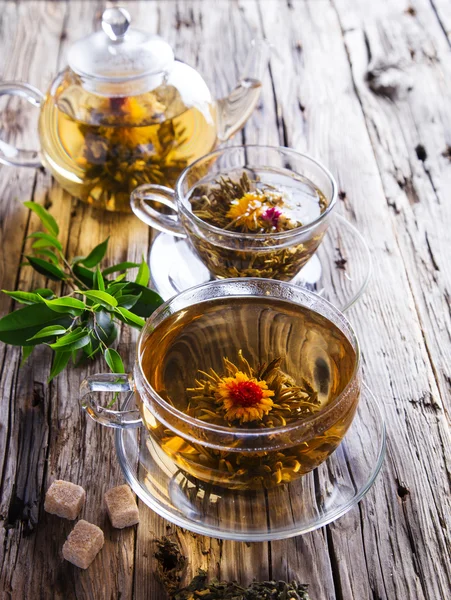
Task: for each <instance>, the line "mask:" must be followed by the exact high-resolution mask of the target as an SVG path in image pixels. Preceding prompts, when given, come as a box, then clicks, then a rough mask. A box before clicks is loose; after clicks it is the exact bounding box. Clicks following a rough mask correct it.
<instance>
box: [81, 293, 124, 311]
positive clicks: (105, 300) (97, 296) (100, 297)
mask: <svg viewBox="0 0 451 600" xmlns="http://www.w3.org/2000/svg"><path fill="white" fill-rule="evenodd" d="M80 294H83V295H84V296H86V298H89V299H90V300H93V301H94V302H98V303H99V304H102V306H107V307H109V308H111V307H113V308H114V307H115V306H117V300H116V298H114V296H111V294H108V293H107V292H101V291H100V290H89V291H86V292H85V291H83V292H82V291H80Z"/></svg>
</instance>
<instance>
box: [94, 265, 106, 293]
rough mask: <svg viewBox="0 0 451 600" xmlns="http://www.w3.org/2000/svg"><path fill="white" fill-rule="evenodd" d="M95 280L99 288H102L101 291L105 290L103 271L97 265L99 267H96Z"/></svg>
mask: <svg viewBox="0 0 451 600" xmlns="http://www.w3.org/2000/svg"><path fill="white" fill-rule="evenodd" d="M95 280H96V287H97V289H98V290H100V291H101V292H104V291H105V282H104V280H103V277H102V273H101V271H100V269H99V267H97V269H96V275H95Z"/></svg>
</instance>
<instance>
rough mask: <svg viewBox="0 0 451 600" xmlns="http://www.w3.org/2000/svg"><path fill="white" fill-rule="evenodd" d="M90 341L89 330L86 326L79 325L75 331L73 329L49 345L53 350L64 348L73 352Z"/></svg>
mask: <svg viewBox="0 0 451 600" xmlns="http://www.w3.org/2000/svg"><path fill="white" fill-rule="evenodd" d="M89 341H90V336H89V332H88V331H87V330H86V329H85V328H82V327H77V329H74V331H71V332H70V333H67V334H66V335H63V336H62V337H60V338H58V340H57V341H56V342H55V343H54V344H49V345H50V348H52V350H58V349H60V348H64V350H65V351H67V352H72V351H73V350H78V349H79V348H83V346H86V345H87V344H89Z"/></svg>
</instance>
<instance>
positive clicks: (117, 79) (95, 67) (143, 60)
mask: <svg viewBox="0 0 451 600" xmlns="http://www.w3.org/2000/svg"><path fill="white" fill-rule="evenodd" d="M130 21H131V17H130V14H129V12H128V11H127V10H125V8H120V7H114V8H108V9H106V10H105V11H104V12H103V14H102V30H101V31H96V32H95V33H93V34H90V35H88V36H87V37H84V38H82V39H80V40H78V41H77V42H75V43H74V44H73V45H72V46H71V48H70V49H69V56H68V62H69V66H70V68H71V69H72V70H73V71H75V73H77V74H78V75H80V76H81V77H87V78H90V79H97V80H101V81H104V82H105V81H108V82H111V83H121V82H128V81H130V80H133V79H138V78H140V77H143V76H147V75H156V74H157V73H162V72H165V71H169V69H170V68H171V66H172V64H173V62H174V53H173V51H172V48H171V46H170V45H169V44H168V43H167V42H165V41H164V40H163V39H162V38H161V37H159V36H158V35H150V34H148V33H146V32H144V31H140V30H138V29H131V28H129V25H130Z"/></svg>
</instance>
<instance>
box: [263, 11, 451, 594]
mask: <svg viewBox="0 0 451 600" xmlns="http://www.w3.org/2000/svg"><path fill="white" fill-rule="evenodd" d="M385 5H386V6H387V7H389V6H390V5H391V4H389V3H384V6H385ZM364 6H366V4H365V5H364V3H362V12H364V10H365V9H364ZM374 10H375V11H376V10H381V3H378V4H377V5H375V6H374ZM284 11H285V12H284ZM349 13H350V14H351V15H352V14H353V11H352V9H350V10H349ZM262 16H263V21H264V26H265V32H266V35H267V36H268V38H269V39H270V41H272V42H273V43H274V44H276V43H277V50H278V54H279V55H280V56H281V57H283V59H281V58H278V56H277V54H276V53H275V54H273V59H272V60H273V69H272V73H273V76H274V81H275V90H276V95H277V98H278V101H279V104H280V106H281V118H282V121H283V122H284V123H285V126H282V130H285V131H286V132H287V139H288V143H289V144H290V145H292V146H294V147H297V148H299V149H301V150H308V151H309V152H311V153H313V154H314V155H316V156H318V157H320V158H321V159H322V160H323V161H324V162H326V164H328V165H329V166H330V168H331V169H332V171H333V172H334V173H335V174H336V176H337V178H338V181H339V183H340V187H341V189H342V191H344V192H345V193H346V200H345V201H344V202H343V204H342V207H341V208H342V210H345V211H346V212H347V214H348V217H349V218H351V219H352V220H354V221H355V222H356V223H357V225H358V227H359V228H360V230H361V231H362V232H363V233H364V235H365V236H366V237H367V239H368V241H369V243H370V247H371V250H372V253H373V257H374V259H375V263H376V266H377V270H376V272H375V274H374V280H373V283H372V285H371V287H370V289H369V291H368V293H367V294H366V296H365V297H364V298H363V299H362V300H361V301H360V302H359V303H358V304H357V305H356V306H355V308H353V309H352V310H351V313H352V318H353V321H354V323H356V327H357V331H358V333H359V334H360V337H361V340H362V347H363V350H364V355H365V373H366V377H367V380H368V382H369V384H370V386H371V387H372V389H373V390H374V391H375V393H376V394H377V396H379V397H382V398H383V399H384V400H385V401H386V404H385V411H386V414H387V417H388V423H389V455H388V461H387V464H386V467H385V470H384V474H383V475H384V476H383V479H381V480H380V481H379V482H378V483H377V484H376V486H375V488H374V489H373V490H372V492H371V493H370V494H369V496H368V498H367V500H366V501H365V502H363V503H362V504H361V506H360V519H361V520H362V523H363V525H364V526H363V528H362V527H361V526H359V524H358V520H359V517H358V515H357V514H356V513H355V512H352V513H350V514H349V515H347V516H346V517H344V518H343V519H341V520H340V521H339V522H338V523H336V524H334V525H332V526H331V527H330V530H331V532H332V534H331V541H332V542H333V548H334V554H335V557H336V559H337V564H336V572H335V575H336V578H337V587H338V590H339V591H338V593H340V594H342V595H343V596H344V597H346V596H347V595H349V596H351V594H354V595H355V597H359V595H361V596H362V597H367V596H368V595H369V594H371V593H373V594H375V595H377V596H378V597H379V596H380V597H384V598H385V597H387V598H391V597H402V598H418V597H423V595H425V596H426V597H428V598H435V597H440V594H441V593H442V592H443V590H444V589H446V587H445V586H446V585H447V578H446V576H443V573H441V574H437V573H436V569H435V565H436V562H437V561H438V560H441V561H442V562H443V560H445V561H449V555H447V550H446V545H445V539H446V538H445V537H444V536H445V535H446V534H445V533H443V532H442V531H441V530H440V529H441V528H440V527H438V528H436V527H435V526H434V522H435V523H440V522H441V521H442V519H443V518H444V514H443V512H442V510H443V511H444V512H445V515H449V508H448V507H447V506H446V507H444V508H442V507H441V506H439V507H437V508H436V509H435V507H434V497H435V495H436V494H437V493H439V494H440V496H443V497H444V498H445V497H446V495H447V494H448V485H449V484H448V478H447V475H446V460H445V458H444V456H443V452H442V451H441V449H440V447H439V448H435V447H434V446H433V445H432V444H431V443H430V441H431V440H432V439H445V440H449V432H448V427H447V424H446V422H445V420H444V419H443V417H442V415H443V413H441V414H439V415H438V418H437V416H436V415H435V414H431V413H430V411H429V410H428V409H427V408H423V410H422V411H421V417H420V416H419V415H418V411H417V409H416V408H414V407H413V406H412V404H411V400H412V398H418V397H421V395H422V393H423V392H422V391H423V390H425V391H426V390H427V394H428V397H430V395H432V397H433V398H434V403H435V402H438V403H440V396H439V394H438V390H437V386H436V384H435V381H434V376H433V366H432V365H431V362H430V358H429V356H428V354H427V351H426V349H425V347H424V344H423V340H422V335H423V334H422V331H421V324H420V322H419V320H418V316H417V312H416V306H415V301H414V298H413V296H412V293H411V290H410V285H409V281H408V279H407V277H406V275H405V271H404V265H403V260H402V255H401V252H400V249H399V246H398V240H397V238H396V237H395V236H394V235H393V231H392V230H391V228H387V227H386V223H390V221H391V216H390V213H389V208H388V206H387V204H386V201H385V198H384V190H383V188H382V181H381V177H380V173H379V170H378V166H377V165H376V163H375V161H374V155H373V149H372V146H371V142H370V139H369V137H368V134H367V131H366V124H365V118H364V114H363V113H362V110H361V108H360V103H359V99H358V98H357V97H356V95H355V92H354V82H353V80H352V77H351V72H350V69H349V62H348V57H347V55H346V52H345V49H344V47H343V39H342V33H341V28H340V26H339V22H338V19H337V16H336V14H335V13H334V10H333V8H332V7H331V6H330V5H329V3H327V2H309V3H289V4H288V6H287V7H286V8H285V9H284V8H281V5H280V4H278V3H270V2H264V3H262ZM288 22H290V23H304V24H305V26H304V27H302V28H301V29H299V28H297V27H293V28H291V29H290V32H289V33H288V32H287V28H286V23H288ZM307 23H308V26H307ZM353 25H354V24H353ZM348 27H351V25H349V24H348ZM296 69H297V73H298V79H297V81H296V83H297V85H294V82H293V78H292V77H291V78H290V74H291V73H293V72H296ZM301 106H302V107H303V108H304V110H301V108H300V107H301ZM296 115H297V118H296ZM394 330H396V331H401V332H402V333H401V335H400V336H399V338H400V339H394V338H393V335H392V333H391V332H392V331H394ZM374 331H377V332H378V335H377V336H375V335H374V333H373V332H374ZM394 364H396V365H398V366H397V368H396V369H394V368H393V366H392V365H394ZM420 365H421V366H420ZM413 370H414V372H415V381H413V380H412V372H413ZM393 397H395V398H396V400H395V402H393V400H392V401H390V400H389V399H390V398H393ZM423 420H425V421H426V422H427V423H428V426H427V434H425V435H423V432H424V428H422V426H421V425H420V422H421V421H423ZM428 440H429V441H428ZM446 443H447V444H449V441H447V442H446ZM409 444H413V445H414V447H415V451H416V452H417V456H418V459H417V458H416V457H415V459H413V457H412V455H411V453H410V451H409ZM448 447H449V445H448ZM431 470H434V476H433V484H432V485H433V490H434V491H432V490H431V488H430V486H429V483H428V478H429V477H430V471H431ZM403 481H407V482H408V483H407V485H408V487H409V489H410V491H411V494H410V495H409V494H406V495H404V496H403V498H404V502H402V501H401V499H400V498H399V496H398V493H397V490H398V489H399V490H400V495H402V489H403V488H398V484H399V483H400V482H403ZM438 490H440V491H438ZM431 506H432V507H434V508H433V509H432V511H433V514H431V513H430V510H431V508H430V507H431ZM376 507H377V510H376ZM384 513H385V515H384ZM376 514H377V519H376V518H375V515H376ZM445 518H449V517H445ZM384 522H385V523H387V524H388V523H392V528H391V530H389V528H388V526H386V525H385V526H384V525H383V523H384ZM353 523H354V524H353ZM412 523H415V525H414V526H413V525H412ZM425 523H430V524H431V525H430V527H428V531H427V534H426V533H425V535H427V536H428V538H429V540H431V539H433V540H434V541H433V542H430V545H431V543H432V544H433V546H434V555H433V556H431V554H430V551H428V553H427V552H423V550H422V548H424V546H422V544H423V543H425V542H419V543H418V547H417V544H416V543H415V541H414V540H412V535H411V531H412V529H411V528H412V527H414V529H415V531H416V532H417V535H418V530H419V529H420V527H421V526H424V525H425ZM420 524H421V526H420ZM356 530H357V531H358V536H359V537H360V536H361V538H362V541H363V548H364V551H363V552H362V551H360V552H356V551H354V546H355V534H354V532H355V531H356ZM351 540H353V541H354V544H352V543H351ZM412 544H413V546H412ZM430 545H429V548H430ZM358 547H360V548H361V546H358ZM350 548H352V549H353V552H352V554H350ZM412 551H413V552H415V555H413V554H412ZM394 565H396V567H395V569H393V566H394ZM389 573H390V576H388V574H389Z"/></svg>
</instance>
